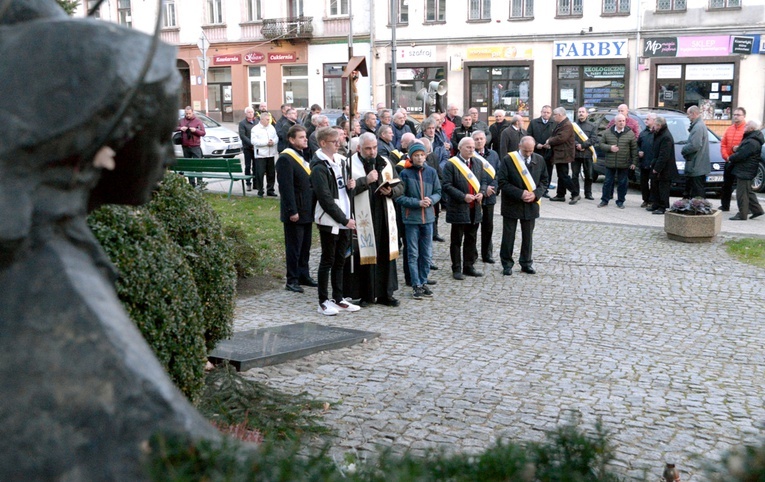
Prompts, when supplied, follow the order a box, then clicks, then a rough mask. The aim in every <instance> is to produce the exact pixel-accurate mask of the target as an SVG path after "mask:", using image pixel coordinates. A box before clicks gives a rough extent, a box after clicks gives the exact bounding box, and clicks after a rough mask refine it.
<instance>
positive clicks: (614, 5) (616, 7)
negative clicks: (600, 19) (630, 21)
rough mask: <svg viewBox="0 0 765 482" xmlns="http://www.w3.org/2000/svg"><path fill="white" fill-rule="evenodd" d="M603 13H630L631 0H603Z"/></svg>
mask: <svg viewBox="0 0 765 482" xmlns="http://www.w3.org/2000/svg"><path fill="white" fill-rule="evenodd" d="M603 13H605V14H613V15H617V14H621V15H625V14H626V15H629V13H630V0H603Z"/></svg>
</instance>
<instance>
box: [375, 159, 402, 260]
mask: <svg viewBox="0 0 765 482" xmlns="http://www.w3.org/2000/svg"><path fill="white" fill-rule="evenodd" d="M394 152H398V151H396V150H395V149H394ZM399 154H400V153H399ZM382 158H383V159H385V169H383V172H382V179H381V180H380V179H378V182H381V183H382V182H386V181H390V180H392V179H393V178H394V177H395V173H396V170H395V169H394V168H393V163H392V162H390V159H387V158H386V157H385V156H382ZM385 205H386V209H385V211H386V213H387V215H388V260H389V261H393V260H394V259H398V224H397V223H396V205H395V204H394V203H393V199H391V198H389V197H387V196H386V197H385Z"/></svg>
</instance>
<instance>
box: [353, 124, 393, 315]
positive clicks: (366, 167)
mask: <svg viewBox="0 0 765 482" xmlns="http://www.w3.org/2000/svg"><path fill="white" fill-rule="evenodd" d="M350 167H351V178H352V179H355V181H356V190H355V191H354V196H353V211H354V216H355V218H356V235H357V239H358V244H359V247H358V265H357V266H354V275H353V279H354V281H355V282H354V285H355V286H354V288H358V295H359V298H360V299H361V303H360V304H361V306H366V305H368V304H370V303H378V304H382V305H386V306H398V305H399V301H398V300H397V299H396V298H395V297H394V296H393V293H394V292H395V291H397V290H398V276H397V273H396V258H398V257H399V251H398V238H399V234H398V228H397V225H396V206H395V205H394V203H393V201H394V200H395V199H396V198H398V197H399V196H401V195H402V194H403V193H404V185H403V184H401V183H400V182H399V181H398V179H399V178H398V174H397V173H396V168H395V167H396V166H395V164H394V163H393V162H392V160H389V159H387V158H385V157H382V156H380V155H378V153H377V138H376V137H375V135H374V134H372V133H371V132H365V133H364V134H361V136H360V137H359V150H358V153H356V154H354V155H353V156H352V157H351V162H350ZM386 181H388V182H393V183H396V184H394V185H392V186H389V187H383V184H384V183H385V182H386ZM354 255H355V253H354ZM354 262H355V259H354Z"/></svg>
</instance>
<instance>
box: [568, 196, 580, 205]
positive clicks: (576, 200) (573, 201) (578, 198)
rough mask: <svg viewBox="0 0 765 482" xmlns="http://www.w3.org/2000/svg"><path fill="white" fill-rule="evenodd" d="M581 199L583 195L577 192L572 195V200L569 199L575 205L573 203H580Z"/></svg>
mask: <svg viewBox="0 0 765 482" xmlns="http://www.w3.org/2000/svg"><path fill="white" fill-rule="evenodd" d="M581 200H582V196H580V195H579V194H577V195H576V196H571V201H569V202H568V203H569V204H572V205H573V204H576V203H578V202H579V201H581Z"/></svg>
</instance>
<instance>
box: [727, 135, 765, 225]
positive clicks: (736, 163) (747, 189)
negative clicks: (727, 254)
mask: <svg viewBox="0 0 765 482" xmlns="http://www.w3.org/2000/svg"><path fill="white" fill-rule="evenodd" d="M759 128H760V126H759V124H757V122H755V121H749V122H747V123H746V127H745V128H744V137H743V138H742V139H741V144H739V145H738V148H737V149H736V152H734V153H733V154H731V155H730V157H728V162H730V163H732V164H733V167H732V169H733V171H732V172H733V175H734V176H735V177H736V203H737V204H738V213H737V214H736V215H735V216H733V217H732V218H730V219H731V220H732V221H745V220H746V218H747V217H748V216H749V213H750V212H751V213H752V219H754V218H758V217H760V216H762V214H763V210H762V206H760V202H759V201H758V200H757V195H756V194H755V193H754V192H753V191H752V179H754V176H755V175H756V174H757V168H758V167H759V165H760V153H761V152H762V144H763V143H765V138H763V135H762V132H760V130H759Z"/></svg>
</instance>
